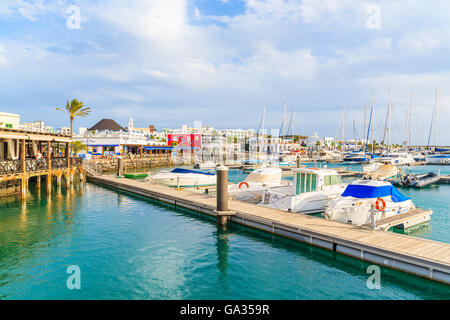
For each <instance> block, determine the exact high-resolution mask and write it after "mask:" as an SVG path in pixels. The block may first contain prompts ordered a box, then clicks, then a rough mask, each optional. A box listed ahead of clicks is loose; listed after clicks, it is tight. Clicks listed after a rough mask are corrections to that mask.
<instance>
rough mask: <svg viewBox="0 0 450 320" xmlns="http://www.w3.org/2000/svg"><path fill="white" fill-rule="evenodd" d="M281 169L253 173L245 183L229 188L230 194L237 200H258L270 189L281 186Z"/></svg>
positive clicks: (267, 169) (259, 170)
mask: <svg viewBox="0 0 450 320" xmlns="http://www.w3.org/2000/svg"><path fill="white" fill-rule="evenodd" d="M281 176H282V170H281V169H280V168H270V167H269V168H260V169H256V170H255V171H253V172H251V173H250V174H249V175H248V176H247V178H245V180H244V181H242V182H240V183H238V184H233V185H230V186H229V187H228V193H229V194H230V195H231V196H232V197H233V198H235V199H242V198H248V197H253V198H258V197H261V196H262V194H263V192H264V191H265V190H267V189H269V188H273V187H278V186H281V185H282V183H281Z"/></svg>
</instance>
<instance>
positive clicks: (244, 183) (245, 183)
mask: <svg viewBox="0 0 450 320" xmlns="http://www.w3.org/2000/svg"><path fill="white" fill-rule="evenodd" d="M244 185H245V186H247V189H248V188H250V186H249V185H248V183H247V182H245V181H243V182H241V183H239V186H238V188H239V189H242V186H244Z"/></svg>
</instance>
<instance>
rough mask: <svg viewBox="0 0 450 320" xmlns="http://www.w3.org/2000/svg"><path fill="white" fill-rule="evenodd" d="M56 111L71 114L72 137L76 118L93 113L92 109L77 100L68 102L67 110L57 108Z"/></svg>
mask: <svg viewBox="0 0 450 320" xmlns="http://www.w3.org/2000/svg"><path fill="white" fill-rule="evenodd" d="M56 110H60V111H65V112H67V113H68V114H69V118H70V136H71V137H72V136H73V120H74V119H75V117H86V116H88V115H89V114H90V113H91V108H89V107H85V106H84V104H83V102H81V101H78V100H77V99H72V101H70V103H69V100H67V103H66V109H65V110H64V109H61V108H56Z"/></svg>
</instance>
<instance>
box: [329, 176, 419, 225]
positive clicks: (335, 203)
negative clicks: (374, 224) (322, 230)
mask: <svg viewBox="0 0 450 320" xmlns="http://www.w3.org/2000/svg"><path fill="white" fill-rule="evenodd" d="M372 206H374V208H375V209H374V210H375V219H376V220H379V219H382V218H388V217H391V216H394V215H396V214H400V213H404V212H407V211H410V210H414V209H415V206H414V204H413V202H412V201H411V199H410V198H409V197H406V196H405V195H403V194H401V193H400V192H399V191H398V190H397V189H396V188H395V187H394V186H393V185H392V184H391V183H389V182H387V181H376V180H358V181H356V182H354V183H351V184H349V185H348V186H347V188H346V189H345V191H344V193H342V195H341V196H339V197H337V198H336V199H333V200H331V201H329V203H328V207H327V208H326V210H325V213H324V216H325V218H326V219H329V220H334V221H339V222H343V223H348V224H354V225H363V224H367V223H370V221H371V208H372Z"/></svg>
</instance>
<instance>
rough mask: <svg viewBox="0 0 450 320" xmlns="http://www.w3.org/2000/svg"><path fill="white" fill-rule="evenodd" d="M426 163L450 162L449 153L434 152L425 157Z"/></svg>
mask: <svg viewBox="0 0 450 320" xmlns="http://www.w3.org/2000/svg"><path fill="white" fill-rule="evenodd" d="M426 161H427V163H428V164H450V155H449V154H434V155H428V156H427V157H426Z"/></svg>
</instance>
